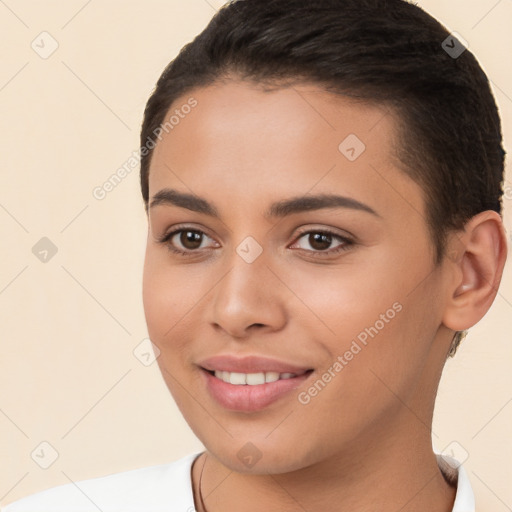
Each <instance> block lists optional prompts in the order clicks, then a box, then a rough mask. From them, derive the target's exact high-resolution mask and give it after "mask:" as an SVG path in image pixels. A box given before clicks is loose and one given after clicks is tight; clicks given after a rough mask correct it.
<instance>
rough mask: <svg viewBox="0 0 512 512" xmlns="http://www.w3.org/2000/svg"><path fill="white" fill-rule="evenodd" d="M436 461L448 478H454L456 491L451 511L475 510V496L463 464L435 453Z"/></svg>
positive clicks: (468, 511)
mask: <svg viewBox="0 0 512 512" xmlns="http://www.w3.org/2000/svg"><path fill="white" fill-rule="evenodd" d="M436 457H437V463H438V464H439V467H440V469H441V471H442V472H443V473H444V474H446V473H448V474H447V475H446V476H447V477H448V479H451V480H454V481H455V482H456V485H457V493H456V495H455V502H454V504H453V509H452V512H475V496H474V494H473V489H472V488H471V483H470V482H469V478H468V475H467V473H466V470H465V469H464V466H463V465H462V464H461V463H460V462H459V461H458V460H456V459H454V458H453V457H449V456H447V455H444V454H440V453H436Z"/></svg>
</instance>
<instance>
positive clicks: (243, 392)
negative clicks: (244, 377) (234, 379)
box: [202, 369, 312, 412]
mask: <svg viewBox="0 0 512 512" xmlns="http://www.w3.org/2000/svg"><path fill="white" fill-rule="evenodd" d="M202 373H203V374H204V376H205V378H206V386H207V388H208V391H209V392H210V394H211V396H212V397H213V398H214V399H215V400H216V401H217V402H218V403H219V404H220V405H222V406H223V407H224V408H226V409H230V410H232V411H244V412H253V411H259V410H261V409H264V408H265V407H267V406H268V405H270V404H271V403H273V402H275V401H277V400H279V399H280V398H283V397H284V396H285V395H286V394H288V393H290V392H291V391H292V390H294V389H297V388H298V387H299V386H300V385H301V384H302V383H303V382H304V381H305V380H307V379H308V378H309V376H310V375H311V373H312V371H308V372H306V373H305V374H303V375H299V376H297V377H292V378H291V379H280V380H276V381H275V382H269V383H265V384H256V385H255V386H251V385H248V384H239V385H236V384H228V383H227V382H224V381H223V380H221V379H218V378H217V377H215V375H212V374H211V373H209V372H207V371H206V370H204V369H203V370H202Z"/></svg>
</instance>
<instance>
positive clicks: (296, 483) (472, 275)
mask: <svg viewBox="0 0 512 512" xmlns="http://www.w3.org/2000/svg"><path fill="white" fill-rule="evenodd" d="M190 96H193V97H194V98H195V99H196V100H197V102H198V105H197V106H196V107H195V108H194V109H193V110H192V111H191V112H190V114H188V115H187V116H186V117H185V118H184V119H182V120H181V121H180V123H179V125H177V126H175V127H174V129H173V130H172V131H170V132H169V133H168V134H165V135H164V137H163V138H162V140H161V141H160V142H159V143H158V145H157V147H156V149H155V151H154V154H153V157H152V163H151V168H150V176H149V190H150V202H151V198H153V197H154V196H155V194H157V193H158V192H159V191H161V190H163V189H167V188H171V189H175V190H178V191H180V192H184V193H193V194H195V195H197V196H200V197H202V198H204V199H206V200H207V201H208V202H210V203H211V204H212V205H214V206H215V208H216V209H217V210H218V212H219V215H220V218H219V219H217V218H213V217H211V216H208V215H206V214H204V213H198V212H194V211H191V210H188V209H186V208H182V207H178V206H175V205H172V204H159V205H156V206H153V207H151V208H149V214H148V239H147V251H146V259H145V266H144V285H143V299H144V308H145V314H146V320H147V325H148V330H149V335H150V338H151V339H152V341H153V343H155V345H157V347H158V348H159V350H160V351H161V354H160V356H159V358H158V364H159V366H160V369H161V371H162V375H163V378H164V380H165V382H166V384H167V386H168V388H169V390H170V392H171V393H172V395H173V397H174V399H175V400H176V403H177V404H178V407H179V408H180V410H181V412H182V414H183V416H184V417H185V419H186V421H187V422H188V424H189V425H190V427H191V428H192V430H193V431H194V432H195V434H196V435H197V437H198V438H199V439H200V440H201V441H202V442H203V444H204V445H205V447H206V452H205V453H204V454H202V455H201V456H200V457H199V458H198V459H197V460H196V462H195V463H194V465H193V469H192V482H193V489H194V498H195V501H196V508H197V510H199V511H202V510H203V507H202V505H201V500H200V497H199V492H198V483H199V477H200V473H201V470H202V478H201V494H202V496H203V499H204V502H205V505H206V509H207V510H208V512H217V511H222V510H224V511H225V510H238V511H246V512H249V511H256V510H258V511H260V510H267V511H270V512H273V511H283V510H307V511H320V510H322V511H334V510H336V511H339V510H376V509H378V510H380V511H382V512H388V511H389V512H396V511H397V510H401V511H402V512H404V511H415V512H418V511H419V512H422V511H425V512H426V511H430V512H431V511H433V510H435V511H447V512H448V511H451V509H452V507H453V501H454V497H455V489H454V488H453V487H451V486H449V485H448V484H447V483H446V481H445V480H444V478H443V476H442V473H441V472H440V470H439V467H438V466H437V461H436V458H435V455H434V454H433V452H432V441H431V431H430V429H431V424H432V414H433V407H434V399H435V394H436V389H437V386H438V382H439V379H440V376H441V371H442V368H443V365H444V362H445V359H446V355H447V352H448V350H449V346H450V343H451V339H452V337H453V334H454V331H455V330H462V329H466V328H468V327H470V326H471V325H473V324H474V323H476V322H477V321H478V320H479V319H480V318H481V317H482V316H483V315H484V314H485V312H486V311H487V309H488V308H489V307H490V305H491V303H492V301H493V299H494V296H495V294H496V290H497V286H498V285H499V281H500V278H501V273H502V270H503V265H504V262H505V254H506V247H505V234H504V230H503V226H502V223H501V219H500V216H499V215H498V214H496V213H494V212H483V213H482V214H479V215H478V216H476V217H474V218H473V219H472V220H471V221H470V222H469V223H468V225H467V226H466V228H465V229H464V230H462V231H460V232H458V233H453V234H450V236H449V239H448V246H447V253H448V254H449V255H450V257H447V258H445V259H444V260H443V261H442V263H441V264H440V265H438V266H436V265H435V264H434V248H433V246H432V241H431V238H430V236H429V232H428V228H427V224H426V220H425V219H426V215H425V203H424V199H423V196H422V190H421V188H420V187H419V186H418V185H417V184H416V183H415V182H414V181H412V180H411V179H410V178H408V177H407V176H406V175H405V174H404V173H403V172H402V171H401V170H400V169H399V167H398V163H397V162H396V159H395V158H394V157H393V145H394V144H395V143H396V140H397V133H396V129H395V120H394V118H393V116H392V115H391V114H386V112H385V110H384V109H383V108H381V107H379V106H372V105H367V104H361V103H354V102H351V101H349V100H348V99H346V98H342V97H339V96H334V95H332V94H329V93H327V92H325V91H323V90H322V89H321V88H320V87H319V86H316V85H314V84H302V85H300V86H299V85H296V86H293V87H285V88H281V89H277V90H272V91H264V90H263V89H262V88H261V87H260V86H258V85H257V84H254V83H248V82H241V81H237V80H233V81H228V82H224V83H219V84H216V85H214V86H209V87H205V88H200V89H196V90H194V91H192V92H191V93H190V94H188V95H187V96H186V97H183V98H180V99H179V100H177V101H176V102H175V104H174V105H173V106H172V107H171V109H170V110H172V109H173V108H175V106H179V105H181V104H184V103H185V102H186V101H187V99H188V98H189V97H190ZM352 133H353V134H356V135H357V137H358V138H359V139H360V140H362V141H363V142H364V144H365V145H366V149H365V151H364V152H363V153H362V154H361V155H360V156H359V157H358V158H357V159H356V160H355V161H353V162H350V161H349V160H348V159H347V158H346V157H345V156H344V155H343V154H342V153H341V152H340V151H339V150H338V146H339V144H340V142H342V141H343V140H344V139H345V138H346V137H347V135H349V134H352ZM334 193H335V194H339V195H343V196H347V197H350V198H353V199H356V200H357V201H360V202H362V203H364V204H365V205H368V206H369V207H371V208H372V209H373V210H374V211H375V212H376V215H373V214H371V213H368V212H367V211H363V210H357V209H352V208H342V207H336V208H324V209H320V210H310V211H305V212H298V213H293V214H290V215H287V216H284V217H282V218H267V217H265V215H264V213H265V212H266V211H267V209H268V208H269V206H270V204H271V203H273V202H275V201H280V200H284V199H289V198H291V197H297V196H304V195H312V194H334ZM183 224H184V226H182V227H184V228H187V227H188V228H190V229H195V230H199V231H202V232H204V233H205V235H203V238H202V242H201V246H200V247H199V248H194V247H195V246H194V245H193V244H189V245H188V246H184V245H183V239H182V243H180V238H179V235H178V236H175V237H174V238H173V239H172V240H173V243H174V246H175V247H177V248H179V249H182V250H185V251H187V249H188V251H189V253H193V255H192V256H183V255H179V254H174V253H172V252H171V251H170V250H169V248H168V245H167V246H166V245H165V244H164V243H161V242H159V241H158V240H159V238H161V237H162V236H163V235H164V234H165V233H169V232H170V231H172V229H173V228H174V227H176V226H178V225H180V226H181V225H183ZM325 229H327V230H330V231H333V232H335V234H339V235H341V236H344V237H349V238H350V239H351V240H352V241H353V242H354V243H353V244H345V245H344V247H345V250H341V251H339V252H338V253H335V252H334V251H335V250H336V248H339V247H340V246H342V245H343V244H344V242H342V241H341V240H340V239H338V238H337V237H336V236H334V237H333V238H332V239H331V243H330V245H329V243H327V246H328V249H327V250H330V251H331V253H330V254H327V255H326V254H325V252H326V251H325V250H323V251H322V250H321V247H320V248H319V246H318V245H315V244H314V240H313V241H312V240H311V237H309V236H308V235H307V234H306V235H304V234H303V233H304V232H307V231H314V232H316V233H318V232H320V233H321V232H322V230H325ZM247 236H251V237H253V238H254V239H255V240H256V241H257V242H258V244H259V245H260V246H261V247H262V249H263V252H262V253H261V255H260V256H259V257H258V258H257V259H256V260H255V261H254V262H252V263H247V262H246V261H244V259H242V258H241V257H240V256H239V255H238V254H237V252H236V248H237V246H238V245H239V244H240V243H241V242H242V241H243V240H244V239H245V238H246V237H247ZM185 243H187V241H186V239H185ZM168 244H171V242H168ZM315 253H316V256H315V255H314V254H315ZM319 253H323V254H319ZM395 303H399V304H400V305H401V310H400V312H398V313H396V315H395V316H394V318H393V319H391V320H389V321H388V322H387V323H385V326H384V327H383V328H382V329H380V330H379V332H378V334H377V335H376V336H375V337H374V338H369V340H368V343H367V345H366V346H363V348H362V350H361V351H360V352H359V353H358V354H357V355H356V356H354V357H353V359H352V360H350V361H349V362H348V364H346V366H344V367H343V369H342V371H340V372H338V373H337V374H336V376H335V377H334V378H332V380H331V382H329V383H328V384H327V385H326V386H325V387H324V388H323V389H322V390H321V392H319V393H318V394H317V395H316V396H315V397H313V398H311V400H310V402H309V403H307V404H305V405H304V404H302V403H300V402H299V400H298V394H299V393H300V392H301V391H304V390H307V389H308V388H309V387H310V386H311V384H312V383H313V382H314V381H316V380H317V379H318V378H320V377H321V376H322V374H323V373H324V372H325V371H327V370H328V368H330V367H332V366H333V363H334V362H335V361H336V360H337V357H338V356H340V355H343V354H344V353H345V352H346V351H347V350H349V348H350V346H351V343H352V340H354V339H355V338H356V337H357V335H358V334H359V333H360V332H361V331H364V329H365V328H368V327H370V326H374V325H375V323H376V321H377V320H379V318H381V316H380V315H382V314H384V313H385V312H386V311H387V310H389V309H390V308H392V305H393V304H395ZM219 353H223V354H224V353H231V354H237V355H240V356H241V355H248V354H257V355H263V356H268V357H273V358H277V359H280V360H283V361H286V362H288V363H292V364H296V365H298V366H301V367H306V368H313V369H314V372H313V374H312V376H311V377H310V379H309V380H308V381H307V383H304V386H302V387H301V388H300V389H297V390H294V391H292V392H291V393H288V395H286V396H285V397H284V398H282V399H280V400H278V401H277V402H274V403H273V404H271V405H270V406H268V407H267V408H265V409H263V410H261V411H257V412H250V413H248V412H239V411H229V410H226V409H224V408H223V407H222V406H220V405H219V404H218V403H217V402H215V401H214V400H213V399H212V398H211V397H210V396H209V394H208V393H207V390H206V388H205V385H204V379H203V375H202V373H201V370H200V368H199V367H198V366H197V363H198V362H199V361H201V360H202V359H204V358H206V357H210V356H213V355H215V354H219ZM247 442H251V443H252V444H253V445H255V446H256V447H257V450H258V451H259V453H260V454H261V459H260V460H259V461H258V462H257V463H256V464H255V465H254V466H252V467H251V468H249V467H247V466H246V465H244V463H243V462H242V461H241V460H239V458H238V457H237V453H238V451H239V450H240V449H241V448H242V447H243V446H244V445H245V444H246V443H247ZM205 462H206V464H205V465H204V468H203V463H205Z"/></svg>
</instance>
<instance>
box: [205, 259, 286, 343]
mask: <svg viewBox="0 0 512 512" xmlns="http://www.w3.org/2000/svg"><path fill="white" fill-rule="evenodd" d="M286 292H287V290H286V287H285V286H284V285H283V284H282V283H280V281H279V280H278V279H277V278H276V277H275V275H274V274H273V273H272V271H271V270H270V269H269V268H268V267H267V263H266V260H265V258H263V257H261V256H260V257H259V258H258V259H257V260H256V261H253V262H252V263H247V262H246V261H244V260H243V259H242V258H241V257H239V256H238V255H237V254H235V255H234V257H233V258H232V260H231V268H230V270H229V271H228V272H227V273H226V274H225V275H224V277H223V278H222V279H221V280H220V282H219V283H218V284H217V286H216V287H215V288H214V295H213V300H212V301H211V303H210V306H211V310H210V314H211V323H212V324H213V325H214V327H215V328H216V329H218V330H219V329H220V330H223V331H225V332H226V333H227V334H229V335H230V336H231V337H233V338H238V339H243V338H247V337H249V336H250V335H251V333H253V332H256V331H260V332H262V333H264V332H275V331H279V330H281V329H283V328H284V326H285V325H286V322H287V312H286V309H285V304H286V300H287V299H286V297H287V296H286ZM288 299H289V298H288Z"/></svg>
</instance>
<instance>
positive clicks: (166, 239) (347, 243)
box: [158, 226, 355, 257]
mask: <svg viewBox="0 0 512 512" xmlns="http://www.w3.org/2000/svg"><path fill="white" fill-rule="evenodd" d="M185 231H191V232H193V233H199V234H200V235H205V236H208V235H207V234H206V233H205V232H204V231H201V230H200V229H196V228H191V227H186V226H184V227H183V226H181V227H178V228H176V229H174V230H173V231H171V232H169V233H165V234H164V235H163V236H162V237H161V238H159V239H158V243H160V244H163V245H165V246H166V247H167V249H169V250H170V251H171V252H172V253H174V254H178V255H180V256H185V257H190V256H196V255H197V253H198V249H196V250H188V251H184V250H182V249H178V248H177V247H175V246H173V245H172V244H171V243H170V241H171V240H172V238H173V237H174V236H175V235H176V234H178V233H182V232H185ZM312 233H316V234H322V235H330V236H332V237H333V238H336V239H338V240H339V241H340V242H342V244H341V245H339V246H338V247H335V248H334V249H327V250H324V251H320V250H317V251H315V250H306V249H299V250H302V251H306V252H308V253H310V255H312V256H314V257H324V256H325V255H329V256H332V255H333V254H338V253H340V252H343V251H347V250H348V249H349V248H350V247H351V246H353V245H354V244H355V242H354V241H353V240H351V239H350V238H347V237H344V236H342V235H339V234H338V233H334V232H333V231H331V230H329V229H310V230H307V231H302V232H301V233H299V234H298V235H297V237H296V238H295V241H294V242H293V245H294V244H296V243H297V242H298V241H299V240H300V239H301V238H302V237H303V236H304V235H310V234H312ZM209 238H211V237H209Z"/></svg>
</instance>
